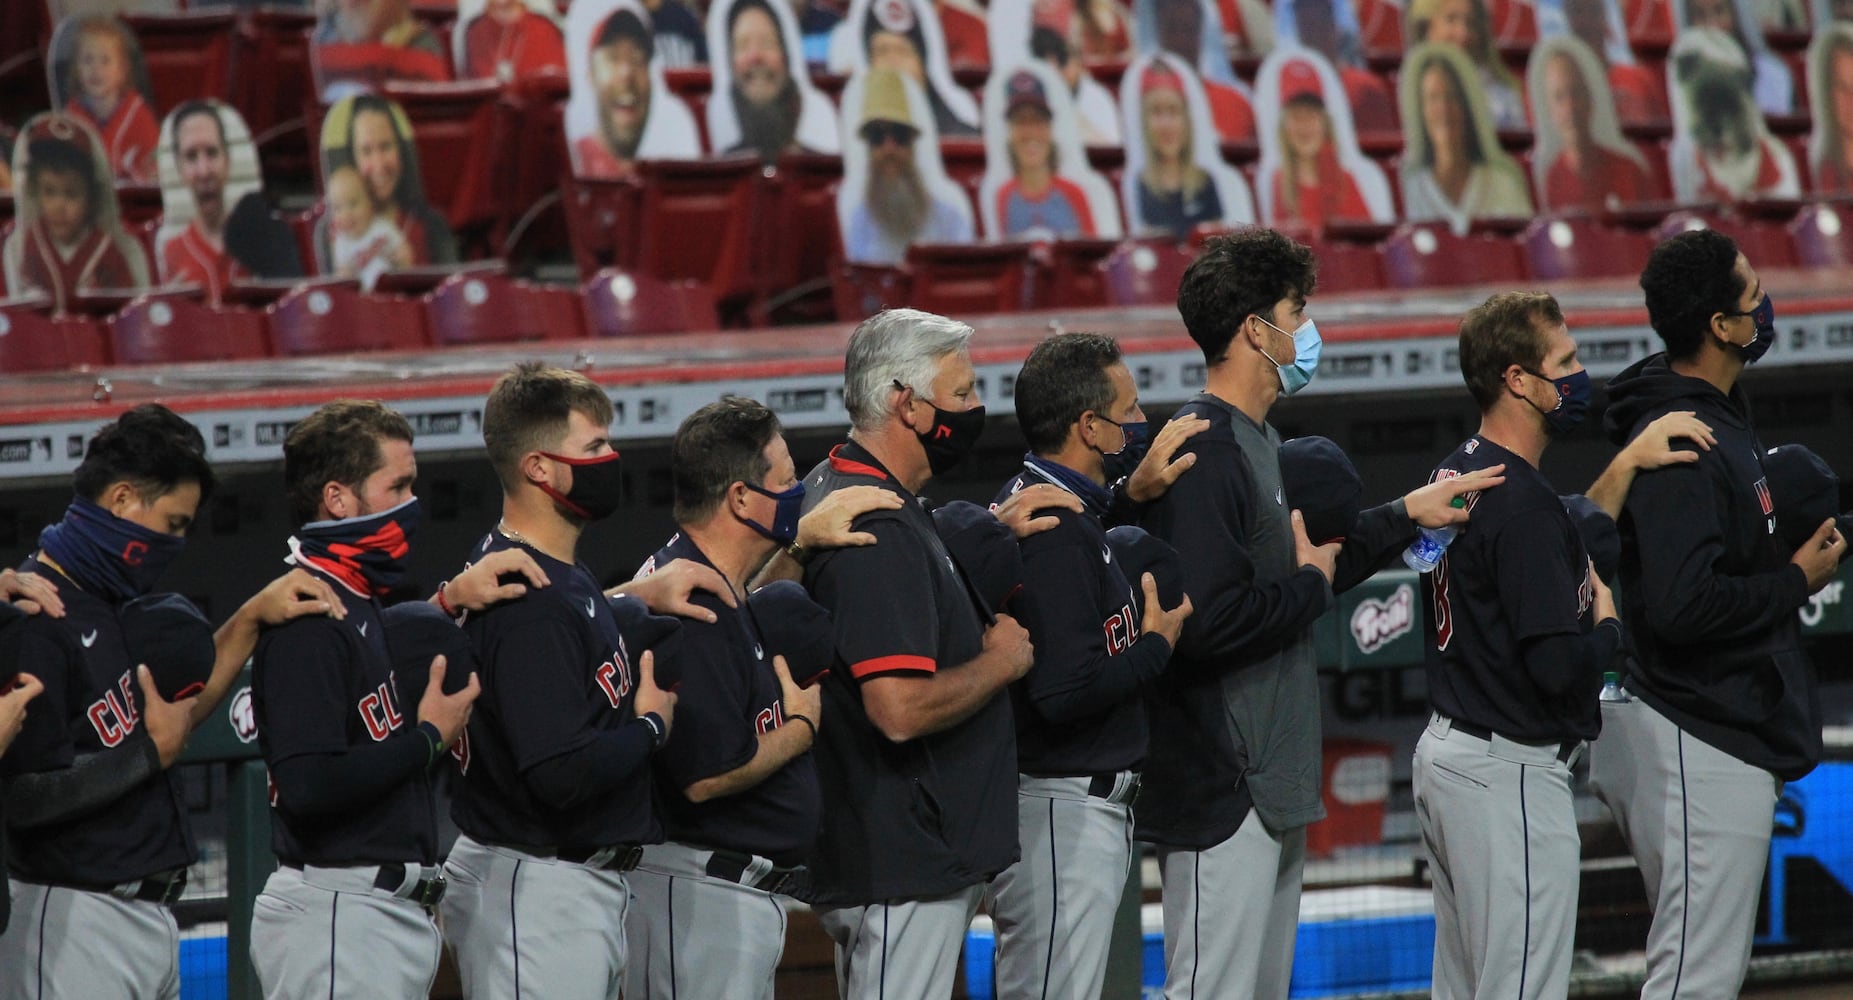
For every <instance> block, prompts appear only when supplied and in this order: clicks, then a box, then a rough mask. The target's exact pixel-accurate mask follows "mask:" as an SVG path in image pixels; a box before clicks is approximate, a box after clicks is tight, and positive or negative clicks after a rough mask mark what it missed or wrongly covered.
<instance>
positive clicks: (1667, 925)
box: [1590, 698, 1782, 1000]
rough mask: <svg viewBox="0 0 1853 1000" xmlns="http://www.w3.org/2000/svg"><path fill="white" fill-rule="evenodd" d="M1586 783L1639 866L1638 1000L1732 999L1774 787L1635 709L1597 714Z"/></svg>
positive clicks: (1744, 963)
mask: <svg viewBox="0 0 1853 1000" xmlns="http://www.w3.org/2000/svg"><path fill="white" fill-rule="evenodd" d="M1590 779H1591V784H1593V785H1594V786H1595V791H1596V795H1597V796H1598V797H1599V798H1601V799H1602V801H1603V803H1604V804H1606V805H1607V806H1608V807H1609V811H1610V812H1611V813H1613V814H1614V815H1615V822H1616V824H1617V825H1618V826H1620V827H1621V835H1622V838H1623V839H1624V840H1626V841H1627V843H1628V850H1629V851H1630V852H1632V853H1633V854H1634V860H1635V862H1636V863H1637V864H1639V865H1640V866H1641V877H1642V879H1643V880H1644V881H1645V882H1646V884H1647V902H1648V905H1650V906H1652V907H1653V911H1654V918H1653V925H1652V926H1651V927H1650V928H1649V930H1648V932H1647V983H1646V985H1645V986H1643V987H1642V988H1641V996H1642V998H1643V1000H1662V998H1665V1000H1675V998H1676V1000H1707V998H1713V997H1716V998H1719V1000H1724V998H1730V997H1735V996H1737V992H1738V989H1739V988H1740V987H1741V986H1742V985H1743V982H1744V973H1745V972H1746V971H1747V970H1748V969H1749V968H1750V945H1751V939H1752V938H1753V937H1754V936H1755V934H1756V909H1757V899H1758V897H1759V896H1760V895H1761V894H1762V891H1763V872H1764V869H1766V868H1767V867H1768V866H1769V838H1770V829H1771V827H1772V825H1773V824H1774V822H1775V811H1776V798H1777V796H1779V795H1780V794H1781V792H1782V783H1781V782H1780V781H1778V780H1777V779H1776V776H1775V775H1773V774H1771V773H1769V772H1768V771H1765V770H1763V769H1762V768H1760V767H1753V766H1751V765H1749V764H1746V763H1744V762H1743V761H1741V760H1738V759H1737V758H1735V757H1733V756H1731V755H1730V754H1727V753H1725V752H1724V751H1722V750H1719V749H1718V748H1717V747H1714V746H1711V745H1710V744H1708V743H1706V742H1704V741H1703V740H1700V739H1697V738H1695V737H1693V736H1691V735H1688V734H1687V733H1685V732H1683V731H1681V730H1680V728H1679V727H1678V726H1676V725H1674V724H1673V722H1672V720H1670V719H1668V718H1667V717H1666V716H1664V715H1661V714H1660V713H1659V712H1656V711H1654V709H1653V708H1652V707H1650V706H1648V705H1647V703H1645V702H1643V701H1641V700H1640V699H1638V698H1637V699H1635V700H1633V701H1627V702H1603V704H1602V738H1601V739H1599V740H1597V741H1596V743H1595V749H1594V750H1593V752H1592V753H1591V754H1590Z"/></svg>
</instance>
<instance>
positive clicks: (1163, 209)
mask: <svg viewBox="0 0 1853 1000" xmlns="http://www.w3.org/2000/svg"><path fill="white" fill-rule="evenodd" d="M1120 111H1121V114H1122V115H1123V116H1124V125H1125V129H1126V170H1125V173H1124V174H1122V175H1121V178H1120V200H1121V203H1122V204H1124V205H1125V206H1126V216H1127V220H1126V221H1127V226H1128V228H1129V229H1130V230H1131V231H1132V232H1133V233H1135V234H1139V233H1163V234H1166V235H1169V236H1171V237H1172V238H1173V239H1176V240H1178V241H1179V242H1182V241H1183V240H1185V239H1187V238H1188V237H1189V236H1190V232H1191V230H1193V229H1195V228H1196V227H1198V226H1200V225H1205V224H1209V225H1223V226H1237V225H1248V224H1251V223H1253V222H1254V221H1255V200H1254V195H1253V194H1252V193H1251V192H1250V191H1249V189H1248V182H1247V181H1244V180H1243V179H1242V175H1241V174H1240V173H1238V172H1237V171H1236V170H1235V169H1233V168H1231V167H1230V166H1229V165H1228V164H1227V163H1225V162H1223V158H1222V147H1221V144H1220V143H1218V142H1217V141H1216V128H1215V126H1214V125H1212V124H1211V122H1210V109H1209V101H1208V99H1206V98H1205V97H1204V96H1203V84H1202V82H1201V81H1199V80H1198V79H1197V74H1196V71H1195V70H1193V69H1191V68H1190V65H1189V64H1188V63H1186V62H1184V61H1183V60H1182V59H1179V58H1177V57H1176V56H1174V55H1171V54H1169V53H1165V52H1160V53H1155V54H1153V55H1149V56H1144V57H1141V58H1139V59H1136V60H1134V61H1133V63H1132V65H1131V66H1128V67H1127V68H1126V75H1125V76H1124V77H1122V78H1121V81H1120Z"/></svg>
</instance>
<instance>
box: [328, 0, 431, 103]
mask: <svg viewBox="0 0 1853 1000" xmlns="http://www.w3.org/2000/svg"><path fill="white" fill-rule="evenodd" d="M316 6H317V8H318V9H319V10H320V11H321V19H320V20H319V21H317V22H316V25H315V33H314V35H313V36H312V37H311V39H310V41H309V68H310V70H311V71H312V72H313V73H314V76H315V86H316V91H317V93H319V94H320V95H321V98H322V100H323V101H324V102H325V103H329V104H332V103H334V102H335V101H338V100H340V99H341V98H343V97H350V96H352V95H354V94H362V93H367V92H369V91H374V90H378V89H379V88H380V85H381V84H383V83H385V82H386V81H388V80H412V81H425V82H431V81H439V80H449V79H451V66H450V60H449V59H448V58H447V57H446V56H445V55H444V43H443V42H442V41H440V40H439V39H438V36H437V34H436V33H435V32H433V31H432V30H431V29H430V28H428V27H426V26H425V24H424V23H423V22H421V21H419V20H418V19H417V18H416V17H413V16H412V4H411V0H323V2H320V3H318V4H317V5H316Z"/></svg>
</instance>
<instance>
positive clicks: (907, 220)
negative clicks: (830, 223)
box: [836, 69, 975, 264]
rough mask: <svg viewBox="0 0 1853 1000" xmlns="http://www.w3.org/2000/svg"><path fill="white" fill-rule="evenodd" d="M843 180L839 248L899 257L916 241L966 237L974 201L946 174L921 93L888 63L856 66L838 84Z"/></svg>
mask: <svg viewBox="0 0 1853 1000" xmlns="http://www.w3.org/2000/svg"><path fill="white" fill-rule="evenodd" d="M843 134H844V135H846V136H849V137H850V139H849V141H848V142H847V143H845V144H844V146H843V184H842V186H841V187H839V188H838V189H837V193H836V213H837V223H838V225H840V226H841V227H842V233H843V254H844V256H845V257H846V258H848V259H849V260H850V261H851V262H853V263H858V264H899V263H901V261H902V260H904V259H905V258H906V256H907V248H908V247H910V246H912V245H914V244H915V243H969V242H971V241H972V240H973V239H974V238H975V237H974V230H973V227H972V208H971V202H970V200H969V199H967V198H966V197H965V191H964V190H963V189H962V188H960V187H959V185H958V184H956V183H954V182H953V181H952V180H951V179H950V178H948V177H947V176H946V167H945V164H944V163H943V162H941V160H940V156H939V136H938V135H937V134H936V133H935V131H934V126H933V112H932V107H931V104H930V102H929V101H928V100H927V96H926V93H925V92H924V91H923V90H921V88H920V85H919V84H917V83H915V82H914V81H913V79H912V78H911V77H908V76H905V75H903V74H901V73H898V72H896V71H895V70H892V69H871V70H868V71H866V72H863V73H858V74H857V75H855V76H853V77H851V78H850V80H849V85H848V86H847V87H845V88H844V89H843Z"/></svg>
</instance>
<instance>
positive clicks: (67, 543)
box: [39, 497, 187, 601]
mask: <svg viewBox="0 0 1853 1000" xmlns="http://www.w3.org/2000/svg"><path fill="white" fill-rule="evenodd" d="M186 547H187V540H186V538H185V537H183V536H180V535H169V534H164V533H162V532H159V531H153V530H151V529H148V528H144V527H142V526H141V525H139V524H136V523H135V522H134V521H130V520H127V519H125V518H120V517H117V516H116V515H114V514H111V513H110V512H109V511H107V510H105V509H103V508H102V507H100V506H98V505H97V504H95V503H93V502H91V501H89V500H86V499H84V498H83V497H74V498H72V500H71V505H70V506H69V507H66V508H65V509H64V520H62V521H59V522H58V523H57V524H52V525H47V526H46V527H45V530H44V531H41V532H39V550H40V551H41V552H43V553H44V554H45V555H46V556H47V557H49V558H50V559H51V560H52V561H53V562H55V563H57V564H58V567H59V568H60V569H62V570H64V573H65V575H66V576H68V577H70V578H71V582H72V583H75V584H77V585H78V586H79V587H82V588H83V589H84V590H85V591H87V592H89V593H92V594H95V595H96V596H98V597H101V598H103V599H105V600H108V601H127V600H131V599H133V598H137V597H140V596H142V595H143V594H146V593H148V592H149V591H150V590H153V589H154V582H155V581H156V580H158V579H160V578H161V573H162V572H163V571H165V570H166V569H167V567H168V565H169V564H170V563H172V562H173V561H174V559H175V558H176V557H178V556H179V555H180V553H181V551H182V550H183V549H185V548H186Z"/></svg>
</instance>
